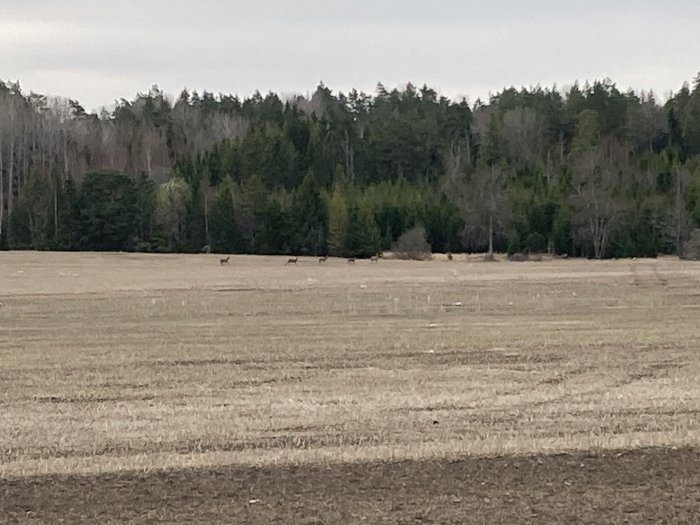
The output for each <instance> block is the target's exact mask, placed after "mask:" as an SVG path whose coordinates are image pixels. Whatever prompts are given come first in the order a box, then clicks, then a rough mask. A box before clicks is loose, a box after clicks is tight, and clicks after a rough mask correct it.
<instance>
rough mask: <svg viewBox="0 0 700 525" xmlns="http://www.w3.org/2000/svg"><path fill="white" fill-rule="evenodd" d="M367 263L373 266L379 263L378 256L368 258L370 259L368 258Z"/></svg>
mask: <svg viewBox="0 0 700 525" xmlns="http://www.w3.org/2000/svg"><path fill="white" fill-rule="evenodd" d="M369 262H372V263H375V264H376V263H377V262H379V254H377V255H373V256H372V257H370V258H369Z"/></svg>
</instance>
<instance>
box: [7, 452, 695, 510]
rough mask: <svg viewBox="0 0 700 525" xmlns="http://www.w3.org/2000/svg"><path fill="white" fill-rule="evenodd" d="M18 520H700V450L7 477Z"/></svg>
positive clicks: (11, 505)
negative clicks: (98, 474)
mask: <svg viewBox="0 0 700 525" xmlns="http://www.w3.org/2000/svg"><path fill="white" fill-rule="evenodd" d="M0 509H2V513H0V522H8V523H24V522H33V523H55V522H59V521H65V522H70V523H74V522H83V523H109V522H118V521H120V522H123V521H128V522H131V523H134V522H136V523H153V522H167V523H173V522H181V523H185V522H187V523H193V522H205V523H214V522H217V523H221V522H224V523H285V524H287V523H304V524H312V523H319V524H320V523H330V524H341V523H440V524H442V523H591V524H593V523H595V524H599V523H631V524H637V523H698V516H700V451H698V450H697V449H680V450H666V449H643V450H635V451H619V452H614V451H613V452H605V453H596V454H587V453H576V454H561V455H552V456H531V457H519V458H516V457H500V458H483V459H465V460H462V461H453V462H447V461H431V462H416V461H403V462H398V463H371V464H359V463H355V464H345V465H334V466H301V467H284V468H264V469H252V468H240V467H220V468H216V469H206V470H176V471H166V472H151V473H117V474H109V475H100V476H41V477H29V478H22V479H17V480H0Z"/></svg>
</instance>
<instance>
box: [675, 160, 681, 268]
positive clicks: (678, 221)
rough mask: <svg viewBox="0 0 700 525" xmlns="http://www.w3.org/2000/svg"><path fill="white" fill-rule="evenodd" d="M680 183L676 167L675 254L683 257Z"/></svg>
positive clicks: (678, 171) (679, 172)
mask: <svg viewBox="0 0 700 525" xmlns="http://www.w3.org/2000/svg"><path fill="white" fill-rule="evenodd" d="M681 186H682V184H681V170H680V168H678V167H677V168H676V254H677V255H678V257H683V243H682V234H681V228H682V224H681V205H682V200H683V196H682V194H681V190H682V187H681Z"/></svg>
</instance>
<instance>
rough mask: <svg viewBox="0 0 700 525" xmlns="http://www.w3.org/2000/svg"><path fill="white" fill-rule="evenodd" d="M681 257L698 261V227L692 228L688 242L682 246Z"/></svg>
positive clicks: (699, 248) (699, 250)
mask: <svg viewBox="0 0 700 525" xmlns="http://www.w3.org/2000/svg"><path fill="white" fill-rule="evenodd" d="M681 258H682V259H686V260H689V261H700V228H698V229H695V230H693V233H692V234H691V236H690V239H688V242H686V243H685V246H683V255H682V256H681Z"/></svg>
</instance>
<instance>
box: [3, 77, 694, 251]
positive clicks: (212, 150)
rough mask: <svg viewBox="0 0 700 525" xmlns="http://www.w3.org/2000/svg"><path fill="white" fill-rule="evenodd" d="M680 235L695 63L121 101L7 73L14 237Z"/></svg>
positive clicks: (622, 246)
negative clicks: (655, 75) (471, 98)
mask: <svg viewBox="0 0 700 525" xmlns="http://www.w3.org/2000/svg"><path fill="white" fill-rule="evenodd" d="M415 225H421V226H423V227H424V228H425V230H426V232H427V237H428V241H429V242H430V244H431V245H432V247H433V250H435V251H460V250H467V251H487V250H488V251H492V250H508V251H511V252H515V251H531V252H545V251H550V252H557V253H568V254H570V255H583V256H590V257H598V258H600V257H609V256H653V255H657V254H659V253H680V250H681V246H682V245H683V243H684V241H685V240H686V239H687V238H688V236H689V234H690V231H691V230H692V229H693V228H695V227H698V226H699V225H700V76H698V78H696V80H695V82H694V84H693V86H692V87H691V86H683V87H682V89H681V90H680V91H679V92H678V93H677V94H675V95H674V96H673V97H671V98H670V99H669V100H668V101H667V102H666V103H665V104H664V105H660V104H659V103H657V102H656V100H655V99H654V97H653V96H652V95H650V94H644V93H642V94H636V93H634V92H620V91H619V90H618V89H617V88H616V86H615V85H614V84H613V83H612V82H610V81H601V82H595V83H593V84H592V85H588V84H587V85H585V86H580V85H574V86H573V87H572V88H571V89H569V90H567V91H566V92H564V93H562V92H559V91H557V90H555V89H542V88H539V87H536V88H531V89H525V88H523V89H520V90H516V89H513V88H510V89H506V90H504V91H502V92H500V93H498V94H496V95H494V96H492V97H491V99H490V100H489V101H488V102H482V101H477V102H476V103H475V104H474V105H473V106H469V105H468V104H467V102H466V101H464V100H462V101H452V100H449V99H447V98H445V97H441V96H438V95H437V93H436V92H435V91H433V90H432V89H430V88H428V87H423V88H422V89H416V88H415V87H413V86H412V85H410V84H409V85H408V86H407V87H406V88H405V89H402V90H398V89H394V90H392V91H387V90H386V89H385V88H384V87H383V86H382V85H381V84H380V85H378V86H377V91H376V93H375V94H374V95H371V96H370V95H367V94H365V93H360V92H357V91H352V92H350V93H349V94H343V93H338V94H334V93H333V92H331V91H330V90H329V89H328V88H326V87H325V86H323V85H320V86H319V87H318V88H317V90H316V91H315V92H314V94H313V95H312V96H311V97H297V98H290V99H287V100H282V99H280V98H279V97H278V96H277V95H275V94H272V93H270V94H268V95H266V96H262V95H261V94H259V93H256V94H255V95H253V96H252V97H250V98H246V99H243V100H241V99H239V98H238V97H234V96H227V95H218V96H215V95H213V94H211V93H207V92H205V93H203V94H201V95H200V94H198V93H196V92H191V93H190V92H187V91H184V92H183V93H182V94H181V95H180V96H179V97H178V98H177V99H175V100H171V99H169V98H168V97H166V96H165V95H164V94H163V93H162V92H161V91H160V90H159V89H158V88H157V87H154V88H152V89H151V90H150V91H149V92H148V93H145V94H140V95H138V96H137V97H136V99H135V100H133V101H127V100H121V101H120V102H119V103H117V105H116V107H115V108H114V110H113V111H111V112H106V111H103V113H102V114H100V115H95V114H88V113H87V112H86V111H85V110H84V109H83V108H82V107H81V106H80V104H79V103H78V102H76V101H73V100H63V99H48V98H46V97H43V96H40V95H37V94H34V93H30V94H25V93H23V92H22V91H21V90H20V88H19V86H18V85H17V84H13V83H1V82H0V247H2V248H34V249H61V250H78V249H85V250H139V251H198V250H200V249H201V248H202V247H203V246H205V245H210V246H211V247H212V249H214V250H216V251H221V252H247V253H295V254H325V253H330V254H332V255H357V256H362V255H368V254H372V253H374V252H376V251H377V250H379V249H387V248H389V247H390V246H391V245H392V243H393V242H394V241H395V240H396V239H397V238H398V236H400V235H401V234H403V233H404V232H406V231H407V230H409V229H410V228H412V227H413V226H415Z"/></svg>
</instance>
